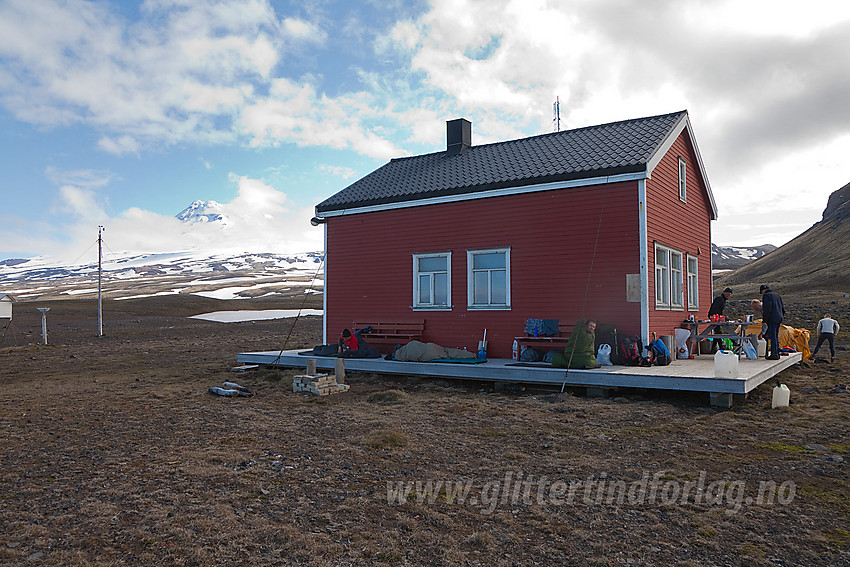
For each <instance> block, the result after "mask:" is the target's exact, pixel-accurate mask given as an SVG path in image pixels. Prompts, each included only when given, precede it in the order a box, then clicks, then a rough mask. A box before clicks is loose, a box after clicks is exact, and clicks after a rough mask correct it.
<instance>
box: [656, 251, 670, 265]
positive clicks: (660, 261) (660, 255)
mask: <svg viewBox="0 0 850 567" xmlns="http://www.w3.org/2000/svg"><path fill="white" fill-rule="evenodd" d="M655 264H656V265H658V266H667V252H665V251H664V250H656V251H655Z"/></svg>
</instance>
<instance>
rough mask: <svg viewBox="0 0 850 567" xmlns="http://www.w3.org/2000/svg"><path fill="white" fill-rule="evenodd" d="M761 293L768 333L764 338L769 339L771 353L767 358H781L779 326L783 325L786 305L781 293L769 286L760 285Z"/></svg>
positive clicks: (768, 344)
mask: <svg viewBox="0 0 850 567" xmlns="http://www.w3.org/2000/svg"><path fill="white" fill-rule="evenodd" d="M759 293H760V294H761V313H762V318H763V321H764V323H765V325H767V334H766V335H765V337H764V338H765V339H766V340H767V347H768V351H769V353H768V354H767V356H765V358H766V359H768V360H779V326H780V325H782V319H783V318H784V317H785V306H784V305H783V304H782V298H781V297H780V296H779V294H778V293H776V292H775V291H773V290H771V289H770V288H769V287H768V286H766V285H762V286H761V287H759Z"/></svg>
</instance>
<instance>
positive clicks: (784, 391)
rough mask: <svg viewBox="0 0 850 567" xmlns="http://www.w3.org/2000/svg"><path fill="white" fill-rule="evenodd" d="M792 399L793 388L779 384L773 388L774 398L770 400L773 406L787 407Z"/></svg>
mask: <svg viewBox="0 0 850 567" xmlns="http://www.w3.org/2000/svg"><path fill="white" fill-rule="evenodd" d="M790 400H791V390H789V389H788V386H786V385H785V384H777V385H776V386H775V387H774V388H773V400H772V401H771V402H770V407H772V408H787V407H788V402H789V401H790Z"/></svg>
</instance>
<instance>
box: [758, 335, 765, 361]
mask: <svg viewBox="0 0 850 567" xmlns="http://www.w3.org/2000/svg"><path fill="white" fill-rule="evenodd" d="M756 352H758V355H759V358H764V357H765V356H767V341H766V340H764V339H759V344H758V348H757V349H756Z"/></svg>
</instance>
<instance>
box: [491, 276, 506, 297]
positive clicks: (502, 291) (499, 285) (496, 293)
mask: <svg viewBox="0 0 850 567" xmlns="http://www.w3.org/2000/svg"><path fill="white" fill-rule="evenodd" d="M490 275H491V278H490V283H491V284H492V288H491V291H490V293H491V294H492V298H491V300H490V301H491V302H492V303H493V304H494V305H506V304H507V303H508V286H507V280H506V277H505V272H504V271H503V270H498V271H494V272H490Z"/></svg>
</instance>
